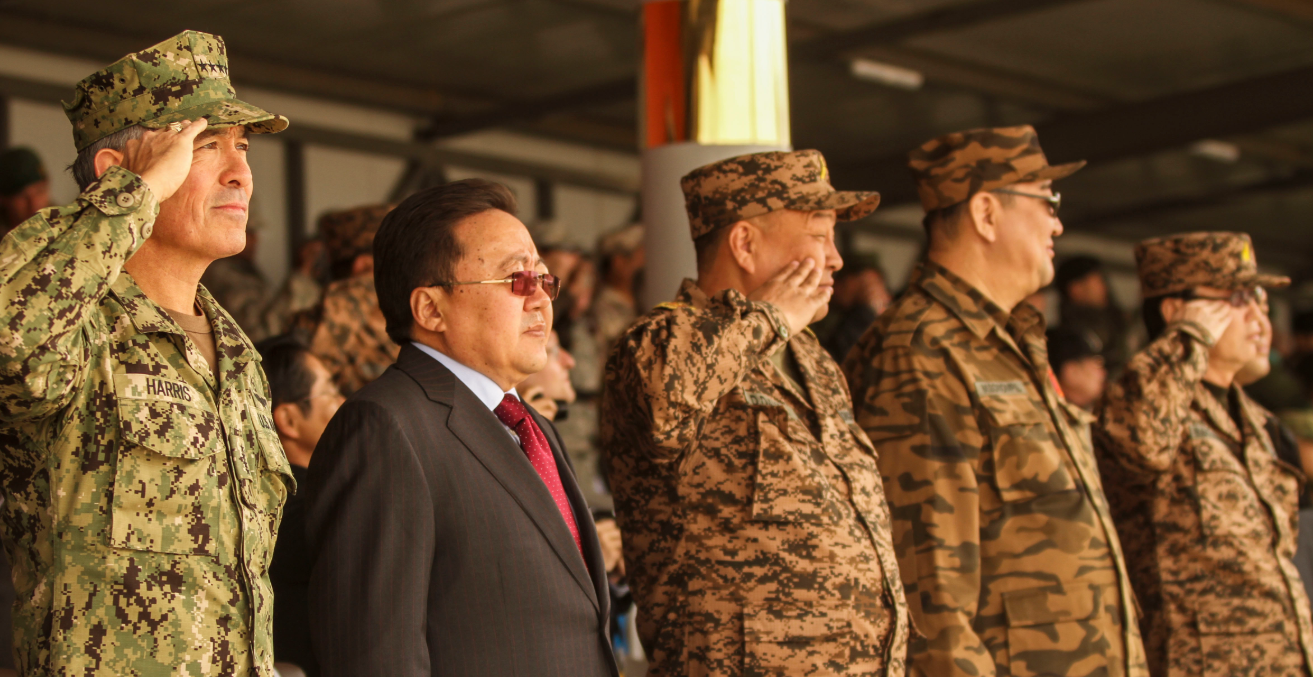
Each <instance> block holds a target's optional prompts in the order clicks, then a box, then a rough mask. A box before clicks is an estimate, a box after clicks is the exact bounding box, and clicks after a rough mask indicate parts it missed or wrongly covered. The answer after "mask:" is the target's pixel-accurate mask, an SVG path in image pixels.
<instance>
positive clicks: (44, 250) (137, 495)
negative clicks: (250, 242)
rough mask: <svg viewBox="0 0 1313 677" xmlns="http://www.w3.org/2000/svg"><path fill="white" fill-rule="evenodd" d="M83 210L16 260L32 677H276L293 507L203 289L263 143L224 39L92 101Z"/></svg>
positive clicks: (244, 199)
mask: <svg viewBox="0 0 1313 677" xmlns="http://www.w3.org/2000/svg"><path fill="white" fill-rule="evenodd" d="M64 108H65V111H66V113H67V114H68V118H69V121H70V122H71V123H72V126H73V141H74V145H75V146H76V148H77V149H78V151H79V153H78V157H77V159H76V160H75V162H74V166H73V172H74V177H75V178H76V179H77V181H78V184H79V186H80V189H81V194H80V195H79V196H78V198H77V201H76V202H75V203H74V204H71V205H67V206H64V207H60V208H56V209H47V210H43V211H41V212H39V213H38V214H37V215H35V216H33V217H32V218H30V219H28V220H27V221H25V222H24V223H23V224H21V225H20V226H18V228H16V229H15V230H14V231H13V232H12V233H10V235H9V236H8V237H6V238H4V240H0V280H3V281H4V282H3V283H2V284H0V299H3V303H2V304H0V308H3V310H0V313H2V314H0V322H3V325H4V326H5V327H6V328H7V330H8V334H7V335H8V336H9V337H10V340H8V341H6V342H5V348H4V350H3V359H0V436H3V438H4V439H6V440H9V443H8V444H7V446H6V449H5V453H4V454H0V474H4V476H6V477H10V478H20V481H15V482H7V483H5V485H4V486H3V488H0V494H2V495H3V499H4V512H5V519H3V520H0V538H3V540H4V545H5V550H6V551H7V552H9V553H10V554H11V555H12V557H13V564H14V572H15V575H14V578H15V584H16V588H17V596H18V600H19V602H18V603H17V604H16V605H15V609H14V612H15V613H14V635H15V638H14V639H15V641H14V645H15V654H16V658H17V663H18V667H19V672H20V673H22V674H28V675H37V674H40V675H54V674H61V675H62V674H96V675H147V674H158V675H163V674H189V675H265V676H269V677H272V675H274V674H275V673H274V668H273V646H272V637H271V618H272V611H273V593H272V589H271V587H270V584H269V577H268V573H267V568H268V563H269V558H270V556H271V553H272V551H273V544H274V535H275V533H276V532H277V529H278V523H279V519H280V516H281V514H282V509H283V502H284V500H285V498H286V497H287V495H288V493H289V492H291V491H292V490H293V489H294V481H293V479H292V475H291V471H290V469H289V466H288V463H287V459H286V457H285V456H284V454H283V450H282V447H281V446H280V444H279V442H278V433H277V430H276V429H275V428H274V426H273V423H272V417H271V415H270V411H269V387H268V384H267V382H266V380H265V377H264V373H263V371H262V370H261V368H260V360H259V357H258V356H257V353H256V352H255V349H254V347H253V346H252V344H251V342H250V340H249V339H248V338H247V337H246V335H245V334H243V333H242V330H241V329H240V328H238V326H237V324H236V323H235V322H233V319H232V317H231V316H230V315H229V314H228V313H227V312H226V311H225V310H224V309H223V308H222V307H220V306H219V304H218V303H216V302H215V301H214V298H213V297H212V296H211V295H210V294H209V293H208V292H207V291H206V290H205V288H204V287H202V286H200V284H199V280H200V278H201V275H202V274H203V273H204V272H205V269H206V267H207V266H208V265H209V264H210V263H211V262H212V261H214V260H216V259H219V258H223V257H226V256H231V255H233V254H236V253H237V252H239V251H241V250H242V247H243V245H244V242H245V230H246V221H247V213H248V206H249V201H250V196H251V189H252V179H251V170H250V167H249V166H248V165H247V162H246V150H247V144H248V138H249V135H251V134H257V133H272V132H277V131H280V130H282V129H284V128H285V127H287V119H286V118H284V117H282V116H279V115H276V114H273V113H269V112H267V111H264V110H262V109H260V108H258V107H256V106H253V105H251V104H248V103H245V102H243V101H241V100H239V99H237V98H236V96H235V93H234V92H233V89H232V85H231V84H230V83H229V80H228V57H227V54H226V52H225V50H224V44H223V40H222V39H221V38H219V37H217V36H213V35H207V34H205V33H197V32H194V31H187V32H184V33H181V34H179V35H176V36H174V37H172V38H170V39H168V40H165V41H164V42H161V43H159V44H158V45H155V46H153V47H150V48H148V49H145V50H142V51H140V52H136V53H133V54H129V55H127V56H125V57H123V58H122V59H120V60H118V61H116V62H115V63H113V64H111V65H109V66H107V67H105V68H104V69H101V70H100V71H98V72H96V73H93V74H91V75H90V76H88V77H87V78H85V79H84V80H82V81H81V82H79V83H78V84H77V85H76V87H75V88H74V92H73V97H72V101H71V102H68V103H65V104H64Z"/></svg>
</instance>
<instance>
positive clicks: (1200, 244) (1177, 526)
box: [1096, 233, 1313, 677]
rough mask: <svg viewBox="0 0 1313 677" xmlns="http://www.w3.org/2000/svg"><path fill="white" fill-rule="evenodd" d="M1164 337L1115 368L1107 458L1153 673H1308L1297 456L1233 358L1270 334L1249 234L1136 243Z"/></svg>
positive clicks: (1104, 436)
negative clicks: (1291, 458) (1279, 445)
mask: <svg viewBox="0 0 1313 677" xmlns="http://www.w3.org/2000/svg"><path fill="white" fill-rule="evenodd" d="M1135 258H1136V261H1137V263H1138V264H1139V268H1140V284H1141V288H1142V292H1143V296H1144V298H1145V299H1146V300H1145V321H1146V324H1147V325H1148V327H1149V331H1150V334H1151V335H1154V336H1155V337H1156V338H1155V339H1154V341H1153V342H1152V343H1150V344H1149V345H1148V346H1147V347H1146V348H1145V349H1144V350H1143V351H1141V352H1140V353H1139V354H1137V355H1136V356H1135V357H1134V358H1132V359H1131V361H1130V362H1129V363H1128V364H1127V367H1126V371H1125V372H1124V373H1123V374H1122V376H1121V378H1120V379H1118V380H1117V381H1116V382H1114V383H1112V384H1110V387H1109V390H1108V393H1107V395H1106V397H1105V399H1104V408H1103V412H1102V414H1101V415H1100V418H1099V426H1098V428H1097V430H1096V434H1097V440H1098V444H1099V456H1100V459H1099V460H1100V466H1101V468H1102V470H1103V471H1104V477H1105V478H1106V480H1107V485H1108V487H1109V498H1110V500H1111V502H1112V506H1113V510H1114V516H1115V517H1116V519H1117V527H1118V529H1119V530H1120V532H1121V534H1122V536H1123V537H1124V539H1125V543H1126V556H1127V561H1128V563H1129V564H1130V566H1131V571H1132V572H1133V576H1134V578H1133V580H1134V582H1135V588H1136V593H1137V595H1138V596H1139V599H1140V602H1141V604H1143V609H1144V621H1143V625H1144V634H1145V637H1146V649H1147V652H1148V655H1149V664H1150V666H1151V667H1152V669H1153V673H1154V674H1155V675H1162V676H1164V677H1167V676H1177V675H1204V674H1207V675H1308V674H1309V666H1310V665H1313V634H1311V628H1313V623H1311V622H1310V616H1309V603H1308V597H1307V595H1306V594H1305V591H1304V587H1303V585H1302V584H1301V582H1300V578H1299V574H1298V572H1297V571H1296V569H1295V565H1294V563H1293V562H1292V561H1291V558H1292V556H1293V555H1294V551H1295V541H1296V538H1295V535H1296V531H1297V524H1296V522H1297V519H1298V512H1297V511H1298V491H1299V485H1300V479H1299V474H1300V473H1299V470H1298V469H1296V468H1295V467H1293V466H1291V465H1289V464H1288V463H1286V462H1284V461H1281V460H1279V459H1278V458H1277V457H1276V455H1275V453H1274V452H1273V446H1272V441H1271V439H1270V438H1269V437H1268V434H1267V432H1266V431H1265V430H1264V422H1265V419H1264V416H1263V413H1262V412H1261V410H1260V409H1259V407H1258V406H1257V405H1256V404H1254V403H1253V402H1252V401H1251V400H1250V399H1249V397H1248V396H1247V395H1245V393H1244V391H1243V390H1242V389H1241V388H1240V387H1239V384H1237V383H1235V382H1234V377H1235V374H1236V373H1237V372H1238V371H1239V370H1240V368H1241V367H1243V366H1244V365H1245V363H1246V362H1248V361H1250V360H1251V359H1253V357H1254V355H1255V354H1256V353H1257V350H1258V345H1257V344H1258V341H1260V340H1261V336H1262V327H1261V324H1260V320H1259V318H1258V313H1259V312H1260V311H1259V305H1258V303H1257V300H1256V298H1255V288H1256V287H1257V286H1259V285H1262V286H1278V285H1285V284H1288V283H1289V279H1287V278H1277V277H1272V276H1267V275H1259V274H1258V271H1257V266H1256V264H1255V261H1254V253H1253V248H1252V246H1251V245H1250V242H1249V237H1248V236H1246V235H1240V234H1235V233H1193V234H1189V235H1180V236H1175V237H1169V238H1160V239H1154V240H1146V241H1144V242H1142V243H1140V245H1139V246H1138V247H1136V250H1135Z"/></svg>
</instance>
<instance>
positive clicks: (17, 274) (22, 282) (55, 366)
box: [0, 167, 159, 422]
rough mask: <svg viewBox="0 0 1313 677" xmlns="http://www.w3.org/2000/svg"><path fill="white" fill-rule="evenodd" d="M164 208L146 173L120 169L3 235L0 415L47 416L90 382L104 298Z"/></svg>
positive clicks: (4, 417)
mask: <svg viewBox="0 0 1313 677" xmlns="http://www.w3.org/2000/svg"><path fill="white" fill-rule="evenodd" d="M158 212H159V202H158V201H157V200H156V199H155V196H154V194H153V193H151V191H150V189H149V188H148V187H147V186H146V184H145V183H144V182H143V181H142V180H141V178H140V177H138V176H137V175H136V174H133V173H132V172H129V171H128V170H126V169H123V168H121V167H111V168H110V169H109V170H108V171H106V172H105V174H104V175H102V176H101V177H100V179H98V180H97V181H96V182H95V183H92V184H91V185H90V186H89V187H88V188H87V189H86V190H85V191H83V193H82V194H81V195H80V196H78V200H77V202H76V203H74V204H72V205H69V206H67V207H57V208H53V209H46V210H43V211H42V212H41V213H39V214H37V215H36V216H34V217H32V218H30V219H28V220H27V221H25V222H23V223H22V224H21V225H19V226H18V228H16V229H14V231H13V232H12V233H10V234H9V235H8V236H7V237H5V238H4V240H3V241H0V327H4V333H5V337H4V340H3V341H0V420H3V421H6V422H13V421H18V420H23V419H28V418H35V417H41V416H45V415H47V414H49V413H50V412H52V411H56V410H58V409H59V408H61V407H62V406H63V405H65V404H66V403H67V402H68V398H69V397H70V394H71V393H72V392H74V389H75V388H76V387H77V386H78V385H79V384H80V383H81V381H82V377H83V373H82V369H83V366H84V365H85V364H86V361H87V359H88V358H87V355H88V347H87V336H88V335H89V333H90V327H89V326H88V324H89V323H90V322H92V321H93V319H94V317H96V306H97V304H98V303H99V302H100V300H101V299H102V298H104V296H105V294H106V293H107V292H108V291H109V288H110V285H112V284H113V283H114V281H115V280H116V279H117V278H118V276H119V273H120V272H121V271H122V270H123V263H124V262H125V261H127V260H128V258H129V257H131V256H132V254H133V253H134V252H135V251H136V250H137V248H139V247H140V246H141V244H142V242H144V241H145V239H146V238H148V237H150V233H151V229H152V228H153V225H154V222H155V216H156V214H158Z"/></svg>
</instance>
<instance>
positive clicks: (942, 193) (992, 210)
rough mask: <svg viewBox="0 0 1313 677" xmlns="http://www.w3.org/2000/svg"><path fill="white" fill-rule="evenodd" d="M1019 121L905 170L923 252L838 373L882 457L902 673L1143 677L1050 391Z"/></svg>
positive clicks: (1107, 553) (944, 142) (1039, 184)
mask: <svg viewBox="0 0 1313 677" xmlns="http://www.w3.org/2000/svg"><path fill="white" fill-rule="evenodd" d="M1082 165H1083V163H1073V164H1068V165H1060V166H1050V165H1049V164H1048V161H1047V159H1046V158H1045V157H1044V154H1043V152H1042V151H1041V150H1040V147H1039V142H1038V139H1037V138H1036V136H1035V132H1034V130H1033V129H1031V128H1030V127H1010V128H1002V129H978V130H972V131H968V132H961V133H956V134H950V135H947V136H944V137H941V138H938V139H935V140H933V141H929V142H927V143H926V144H924V145H922V146H921V147H920V148H918V149H916V150H914V151H912V153H911V162H910V166H911V169H912V173H913V175H914V176H915V177H916V181H917V187H918V190H919V192H920V195H921V202H922V205H923V206H924V207H925V210H926V212H927V215H926V227H927V229H928V231H929V238H930V246H929V250H928V253H927V260H926V261H924V262H922V263H921V265H920V266H919V267H918V268H917V270H916V271H915V272H914V273H913V275H912V279H911V281H910V282H909V283H908V287H907V291H906V292H905V293H904V295H903V296H902V297H901V298H900V299H899V300H898V301H897V302H896V303H895V305H893V306H892V307H891V308H890V309H889V310H887V311H886V312H885V313H884V315H882V316H881V318H880V321H879V322H878V323H877V324H876V325H875V326H873V327H872V328H871V329H870V330H869V331H868V332H867V333H866V335H865V336H863V337H862V339H861V340H860V341H859V342H858V344H857V346H856V347H855V348H854V349H853V350H852V352H851V353H849V355H848V357H847V358H846V360H845V361H844V373H845V374H846V375H847V377H848V383H849V385H850V386H851V387H852V392H853V394H854V398H855V402H856V408H857V420H858V422H859V423H860V424H861V426H862V428H864V429H865V430H866V432H867V434H869V435H870V437H871V440H872V441H873V442H874V443H875V445H876V446H877V448H878V449H879V450H880V471H881V474H882V475H883V476H884V483H885V492H886V494H887V495H888V497H889V506H890V511H891V512H892V513H893V520H894V522H893V523H894V543H895V545H896V547H897V549H898V555H899V568H900V569H901V571H902V576H903V582H904V583H905V584H906V586H907V602H908V606H909V607H910V608H911V613H912V618H913V621H914V622H915V624H916V627H917V628H918V629H919V630H920V631H921V633H923V634H924V636H920V637H917V638H915V639H913V641H912V647H911V652H910V660H909V663H910V668H911V671H912V672H913V673H914V674H918V675H933V676H935V677H940V676H944V677H949V676H952V675H1014V676H1018V677H1020V676H1023V675H1064V676H1067V677H1081V676H1084V675H1128V674H1129V675H1137V676H1138V675H1145V674H1146V672H1145V669H1144V658H1143V646H1142V644H1141V641H1140V637H1139V634H1138V629H1137V623H1136V621H1135V612H1134V603H1133V601H1132V594H1131V588H1130V584H1129V582H1128V581H1127V577H1126V570H1125V565H1124V563H1123V560H1122V554H1121V546H1120V544H1119V543H1118V541H1117V534H1116V532H1115V531H1114V529H1113V525H1112V520H1111V518H1110V516H1109V513H1108V507H1107V503H1106V501H1105V499H1104V496H1103V490H1102V488H1101V487H1100V485H1099V474H1098V471H1097V467H1096V464H1095V461H1094V457H1093V454H1092V452H1091V450H1090V448H1089V436H1088V431H1089V426H1088V423H1089V421H1090V420H1091V419H1090V418H1089V416H1088V415H1087V414H1085V413H1084V412H1081V411H1079V410H1077V409H1076V408H1075V407H1073V406H1071V405H1069V404H1068V403H1067V402H1066V401H1064V400H1063V399H1062V397H1061V396H1060V394H1059V393H1058V391H1057V389H1056V388H1055V387H1054V381H1053V378H1052V374H1051V372H1050V370H1049V366H1048V354H1047V349H1046V347H1045V340H1044V319H1043V316H1042V315H1040V314H1039V312H1038V311H1036V310H1035V309H1034V308H1033V307H1031V306H1030V305H1029V304H1026V303H1023V300H1024V299H1025V298H1026V297H1027V296H1029V295H1030V294H1032V293H1034V292H1035V291H1036V290H1037V289H1039V288H1041V287H1043V286H1044V285H1045V284H1048V283H1049V282H1050V281H1051V280H1052V279H1053V261H1052V257H1053V249H1052V247H1053V238H1055V237H1057V236H1058V235H1060V234H1061V233H1062V223H1061V222H1060V221H1059V220H1058V218H1057V206H1058V197H1057V195H1056V194H1054V193H1053V192H1052V185H1051V184H1052V181H1053V180H1055V179H1060V178H1062V177H1065V176H1067V175H1069V174H1071V173H1072V172H1075V171H1076V170H1077V169H1079V168H1080V167H1081V166H1082Z"/></svg>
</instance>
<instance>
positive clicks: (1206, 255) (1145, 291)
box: [1135, 232, 1290, 299]
mask: <svg viewBox="0 0 1313 677" xmlns="http://www.w3.org/2000/svg"><path fill="white" fill-rule="evenodd" d="M1135 265H1136V267H1137V268H1138V269H1139V271H1140V295H1141V296H1143V297H1144V298H1146V299H1148V298H1153V297H1155V296H1163V295H1165V294H1175V293H1177V292H1182V291H1185V290H1187V289H1193V288H1195V287H1217V288H1218V289H1229V290H1235V289H1245V288H1247V287H1284V286H1286V285H1288V284H1290V278H1288V277H1282V276H1278V275H1264V274H1262V273H1259V272H1258V261H1257V260H1256V259H1255V257H1254V245H1253V243H1252V242H1250V240H1249V236H1248V235H1246V234H1244V233H1221V232H1210V233H1185V234H1182V235H1171V236H1168V237H1156V238H1152V239H1149V240H1145V241H1143V242H1141V243H1140V244H1138V245H1135Z"/></svg>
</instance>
